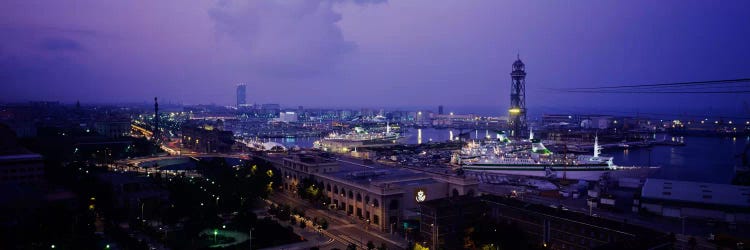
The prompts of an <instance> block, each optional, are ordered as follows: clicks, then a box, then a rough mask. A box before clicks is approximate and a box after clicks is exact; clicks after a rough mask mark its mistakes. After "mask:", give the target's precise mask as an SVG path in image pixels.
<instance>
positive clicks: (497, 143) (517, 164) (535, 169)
mask: <svg viewBox="0 0 750 250" xmlns="http://www.w3.org/2000/svg"><path fill="white" fill-rule="evenodd" d="M530 134H531V135H530V137H529V140H528V141H524V142H507V140H505V141H503V140H488V141H483V142H479V143H476V142H472V143H469V144H468V145H467V146H466V147H464V148H463V149H461V152H460V153H457V154H456V155H454V157H453V162H454V163H455V164H457V165H460V166H461V167H462V168H463V169H464V170H466V171H479V172H490V173H500V174H510V175H524V176H540V177H552V178H567V179H578V180H598V179H599V178H600V177H601V176H602V175H603V174H605V173H616V172H622V171H637V170H644V169H643V168H638V167H619V166H616V165H615V164H614V163H613V158H612V157H607V156H601V149H602V148H601V146H599V140H598V137H595V139H594V153H593V155H574V154H553V153H552V152H550V151H549V150H548V149H547V148H546V147H544V145H543V144H542V143H541V141H540V140H539V139H534V138H533V136H534V135H533V131H532V132H531V133H530ZM617 175H619V174H617Z"/></svg>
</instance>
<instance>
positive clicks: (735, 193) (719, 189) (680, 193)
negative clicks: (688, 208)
mask: <svg viewBox="0 0 750 250" xmlns="http://www.w3.org/2000/svg"><path fill="white" fill-rule="evenodd" d="M641 197H642V198H646V199H659V200H668V201H676V202H687V203H698V204H711V205H719V206H732V207H744V208H747V207H750V187H745V186H734V185H728V184H716V183H704V182H691V181H674V180H664V179H646V183H644V184H643V189H642V190H641Z"/></svg>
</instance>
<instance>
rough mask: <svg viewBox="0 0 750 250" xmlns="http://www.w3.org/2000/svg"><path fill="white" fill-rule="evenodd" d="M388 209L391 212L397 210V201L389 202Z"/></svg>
mask: <svg viewBox="0 0 750 250" xmlns="http://www.w3.org/2000/svg"><path fill="white" fill-rule="evenodd" d="M388 209H391V210H396V209H398V200H391V204H390V205H388Z"/></svg>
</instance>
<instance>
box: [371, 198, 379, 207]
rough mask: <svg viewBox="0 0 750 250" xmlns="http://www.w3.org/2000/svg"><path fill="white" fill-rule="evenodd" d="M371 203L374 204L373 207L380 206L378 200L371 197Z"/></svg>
mask: <svg viewBox="0 0 750 250" xmlns="http://www.w3.org/2000/svg"><path fill="white" fill-rule="evenodd" d="M372 205H373V206H375V207H380V202H378V199H373V200H372Z"/></svg>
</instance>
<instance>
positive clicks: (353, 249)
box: [346, 243, 357, 250]
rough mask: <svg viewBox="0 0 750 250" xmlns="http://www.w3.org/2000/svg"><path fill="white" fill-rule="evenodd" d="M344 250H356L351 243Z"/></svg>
mask: <svg viewBox="0 0 750 250" xmlns="http://www.w3.org/2000/svg"><path fill="white" fill-rule="evenodd" d="M346 250H357V245H354V243H351V244H349V245H348V246H346Z"/></svg>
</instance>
